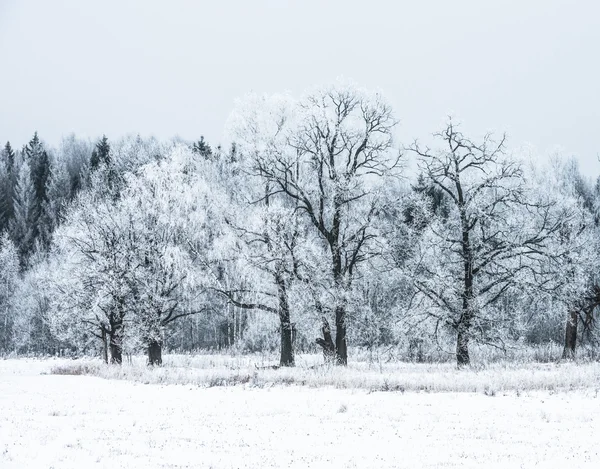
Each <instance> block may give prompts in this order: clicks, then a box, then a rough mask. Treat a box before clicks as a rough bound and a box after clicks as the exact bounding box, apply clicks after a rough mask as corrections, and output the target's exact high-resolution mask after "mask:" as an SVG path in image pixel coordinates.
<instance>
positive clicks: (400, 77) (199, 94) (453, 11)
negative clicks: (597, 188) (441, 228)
mask: <svg viewBox="0 0 600 469" xmlns="http://www.w3.org/2000/svg"><path fill="white" fill-rule="evenodd" d="M599 46H600V3H598V2H596V1H594V0H579V1H577V0H571V1H566V0H564V1H560V0H527V1H525V0H520V1H517V0H502V1H499V0H495V1H481V0H452V1H448V0H436V1H433V0H430V1H426V0H425V1H419V2H415V1H375V0H371V1H368V2H367V1H364V0H363V1H354V0H345V1H342V0H339V1H337V0H336V1H325V0H320V1H317V0H298V1H284V0H279V1H275V0H253V1H249V0H229V1H228V0H220V1H218V0H213V1H210V2H208V1H176V0H169V1H166V0H165V1H155V0H138V1H133V0H130V1H126V0H119V1H106V0H104V1H91V0H89V1H81V0H56V1H49V0H37V1H34V0H31V1H30V0H0V67H1V68H0V140H1V141H2V142H4V141H6V140H10V141H11V142H13V144H14V145H15V146H20V145H22V144H23V143H25V142H26V141H27V140H28V139H29V138H30V136H31V135H32V133H33V131H34V130H38V131H39V133H40V136H41V137H42V138H43V139H44V140H46V141H47V142H49V143H51V144H57V143H58V142H59V140H60V138H61V136H62V135H66V134H68V133H70V132H75V133H76V134H78V135H81V136H89V137H96V136H98V135H101V134H102V133H106V134H107V136H108V137H109V138H116V137H119V136H121V135H124V134H126V133H131V132H139V133H141V134H142V135H151V134H153V135H156V136H157V137H160V138H166V137H170V136H173V135H175V134H178V135H181V136H182V137H184V138H188V139H192V138H194V139H195V138H199V136H200V135H204V136H205V137H206V138H207V139H208V140H209V141H210V142H211V143H212V144H213V145H214V144H215V143H217V142H220V141H223V135H222V133H223V126H224V123H225V120H226V118H227V116H228V114H229V112H230V111H231V109H232V107H233V101H234V99H235V98H236V97H238V96H242V95H243V94H244V93H246V92H248V91H257V92H276V91H285V90H289V91H291V92H292V93H294V94H300V93H301V92H302V91H303V90H304V89H305V88H307V87H310V86H312V85H315V84H323V83H327V82H330V81H332V80H334V79H335V78H336V77H337V76H340V75H343V76H345V77H348V78H352V79H354V80H355V81H357V82H358V83H359V84H361V85H364V86H367V87H369V88H380V89H382V90H383V91H384V93H385V94H386V95H387V96H388V98H389V100H390V101H391V103H392V104H393V106H394V109H395V111H396V114H397V116H398V117H399V118H400V119H401V126H400V128H399V132H398V137H399V140H400V141H401V142H403V143H409V142H410V141H411V140H412V139H414V138H417V137H418V138H427V136H428V135H429V134H431V132H433V131H435V130H438V129H439V128H440V125H441V124H442V123H443V121H444V118H445V116H446V115H447V114H449V113H452V114H454V115H456V116H457V117H458V118H460V120H461V121H462V122H463V129H464V131H465V132H466V133H467V134H474V135H478V134H481V133H482V132H484V131H486V130H497V131H504V130H505V131H507V132H508V134H509V143H510V145H511V146H513V147H515V146H520V145H522V144H524V143H526V142H528V143H531V144H533V145H535V146H536V147H537V148H538V150H539V151H540V152H548V151H549V149H551V148H553V147H554V146H556V145H559V146H561V147H562V148H564V150H565V151H566V153H568V154H574V155H577V156H578V157H579V159H580V162H581V166H582V167H583V169H584V170H585V172H586V173H587V174H589V175H594V176H595V175H597V174H599V173H600V163H598V161H597V155H598V154H600V142H599V139H598V136H599V134H600V91H599V88H600V76H599V75H600V73H599V72H600V62H599V60H598V59H599V57H600V51H599Z"/></svg>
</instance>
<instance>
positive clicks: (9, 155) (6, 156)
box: [0, 142, 15, 172]
mask: <svg viewBox="0 0 600 469" xmlns="http://www.w3.org/2000/svg"><path fill="white" fill-rule="evenodd" d="M0 154H1V155H2V161H4V162H5V163H6V167H7V168H8V170H9V171H11V172H12V171H13V168H14V166H15V152H14V150H13V149H12V147H11V145H10V142H6V145H4V149H3V150H2V151H1V152H0Z"/></svg>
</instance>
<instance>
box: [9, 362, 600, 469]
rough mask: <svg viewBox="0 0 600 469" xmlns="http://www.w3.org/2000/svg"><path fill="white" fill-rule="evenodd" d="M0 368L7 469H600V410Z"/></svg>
mask: <svg viewBox="0 0 600 469" xmlns="http://www.w3.org/2000/svg"><path fill="white" fill-rule="evenodd" d="M55 364H56V363H55V361H54V360H49V361H32V360H4V361H0V376H1V379H0V415H1V417H0V467H2V468H24V467H27V468H51V467H53V468H84V467H86V468H87V467H111V468H118V467H127V468H138V467H140V468H154V467H170V468H175V467H206V468H209V467H214V468H230V467H232V468H233V467H236V468H239V467H248V468H250V467H251V468H267V467H298V468H304V467H325V466H327V467H356V468H364V467H377V468H382V467H400V468H401V467H411V468H415V467H444V468H448V467H482V465H485V467H486V468H488V467H498V468H500V467H502V468H507V467H533V466H534V465H536V464H537V465H540V466H541V467H560V466H562V467H564V464H568V465H569V467H581V468H588V467H589V468H597V467H598V464H599V463H600V455H599V454H598V453H599V450H598V445H597V434H598V431H599V430H600V398H598V397H597V392H596V390H595V389H594V388H588V389H579V390H576V391H570V392H557V393H552V392H548V391H531V392H522V393H515V392H506V393H496V395H495V396H487V395H485V394H482V393H413V392H406V393H400V392H393V393H383V392H368V391H365V390H344V389H333V388H321V389H315V388H310V387H298V386H288V387H283V386H275V387H271V388H251V387H249V386H232V387H213V388H202V387H198V386H192V385H186V386H182V385H180V386H174V385H154V384H148V385H145V384H142V383H138V382H128V381H124V380H107V379H102V378H97V377H90V376H57V375H46V374H40V373H43V372H48V371H49V370H50V368H51V367H52V366H54V365H55Z"/></svg>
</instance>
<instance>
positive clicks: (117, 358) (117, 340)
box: [109, 327, 123, 365]
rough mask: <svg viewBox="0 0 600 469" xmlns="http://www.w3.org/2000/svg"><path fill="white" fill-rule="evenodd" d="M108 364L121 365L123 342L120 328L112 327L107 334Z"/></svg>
mask: <svg viewBox="0 0 600 469" xmlns="http://www.w3.org/2000/svg"><path fill="white" fill-rule="evenodd" d="M109 347H110V362H111V363H114V364H117V365H120V364H122V363H123V341H122V337H121V328H120V327H118V328H115V327H113V328H112V330H111V331H110V332H109Z"/></svg>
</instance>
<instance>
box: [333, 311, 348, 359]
mask: <svg viewBox="0 0 600 469" xmlns="http://www.w3.org/2000/svg"><path fill="white" fill-rule="evenodd" d="M335 358H336V362H337V364H338V365H344V366H346V365H348V347H347V345H346V308H345V307H344V306H338V307H337V308H336V309H335Z"/></svg>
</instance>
